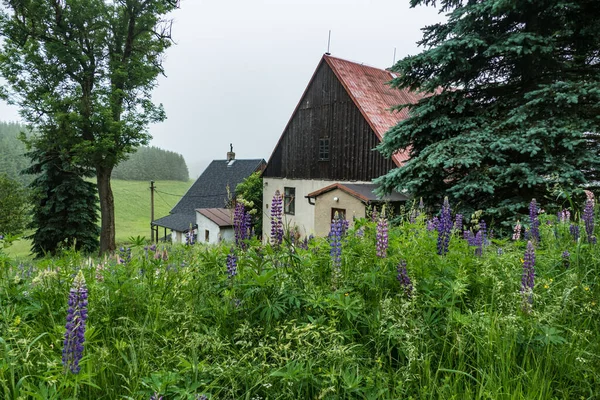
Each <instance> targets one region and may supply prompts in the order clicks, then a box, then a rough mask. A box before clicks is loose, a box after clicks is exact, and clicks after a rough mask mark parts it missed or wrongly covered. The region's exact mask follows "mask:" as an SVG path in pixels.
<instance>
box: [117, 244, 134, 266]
mask: <svg viewBox="0 0 600 400" xmlns="http://www.w3.org/2000/svg"><path fill="white" fill-rule="evenodd" d="M129 261H131V247H128V248H127V249H125V248H124V247H121V248H119V253H118V254H117V264H127V263H128V262H129Z"/></svg>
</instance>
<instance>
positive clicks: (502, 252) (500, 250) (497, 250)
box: [496, 247, 504, 256]
mask: <svg viewBox="0 0 600 400" xmlns="http://www.w3.org/2000/svg"><path fill="white" fill-rule="evenodd" d="M496 254H497V255H499V256H501V255H502V254H504V250H502V247H498V248H497V249H496Z"/></svg>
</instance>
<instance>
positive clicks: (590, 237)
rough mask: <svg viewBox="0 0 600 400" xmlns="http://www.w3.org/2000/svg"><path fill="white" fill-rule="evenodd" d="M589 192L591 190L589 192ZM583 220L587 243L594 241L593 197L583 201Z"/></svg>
mask: <svg viewBox="0 0 600 400" xmlns="http://www.w3.org/2000/svg"><path fill="white" fill-rule="evenodd" d="M590 193H591V192H590ZM582 219H583V221H584V222H585V233H586V236H587V241H588V243H592V244H594V243H596V237H595V236H594V199H593V198H591V199H590V198H589V197H588V199H587V200H586V202H585V207H584V208H583V216H582Z"/></svg>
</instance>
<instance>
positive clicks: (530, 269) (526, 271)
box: [521, 240, 535, 312]
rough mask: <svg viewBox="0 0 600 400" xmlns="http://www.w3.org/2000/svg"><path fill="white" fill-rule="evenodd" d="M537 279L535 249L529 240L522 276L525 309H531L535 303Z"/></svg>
mask: <svg viewBox="0 0 600 400" xmlns="http://www.w3.org/2000/svg"><path fill="white" fill-rule="evenodd" d="M534 279H535V249H534V248H533V243H532V242H531V240H530V241H528V242H527V249H526V250H525V256H524V257H523V275H522V276H521V295H522V296H523V309H524V311H525V312H529V311H530V310H531V305H532V304H533V286H534Z"/></svg>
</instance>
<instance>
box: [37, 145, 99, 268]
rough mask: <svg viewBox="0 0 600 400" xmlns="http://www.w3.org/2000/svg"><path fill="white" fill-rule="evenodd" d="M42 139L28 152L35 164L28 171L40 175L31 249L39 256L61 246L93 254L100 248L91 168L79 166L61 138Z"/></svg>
mask: <svg viewBox="0 0 600 400" xmlns="http://www.w3.org/2000/svg"><path fill="white" fill-rule="evenodd" d="M51 137H53V138H54V140H53V141H48V140H45V139H40V140H37V141H36V142H35V146H34V147H33V150H32V151H31V152H29V153H28V156H29V157H30V158H31V160H32V166H31V167H30V168H29V169H28V170H27V172H29V173H31V174H36V175H37V176H36V178H35V179H34V180H33V181H32V183H31V185H30V188H31V190H32V202H33V218H32V221H31V227H32V228H34V229H35V232H34V233H33V234H32V235H31V236H30V239H32V241H33V243H32V247H31V250H32V252H33V253H35V254H36V255H37V256H38V257H42V256H44V255H45V254H56V252H57V251H59V250H60V249H61V248H63V247H66V248H71V247H73V246H74V247H75V249H76V250H80V251H83V252H85V253H92V252H95V251H97V250H98V246H99V241H98V236H99V234H100V228H99V226H98V211H99V208H98V195H97V193H98V192H97V190H96V187H95V185H94V184H93V183H91V182H88V181H86V180H84V179H83V178H82V177H83V176H86V175H88V176H92V175H93V171H92V170H91V169H90V168H83V167H80V166H77V165H76V164H75V163H74V161H73V152H72V151H70V150H68V149H67V148H65V147H64V146H63V145H62V144H61V143H60V141H57V140H56V138H57V137H58V135H57V134H53V135H51Z"/></svg>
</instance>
